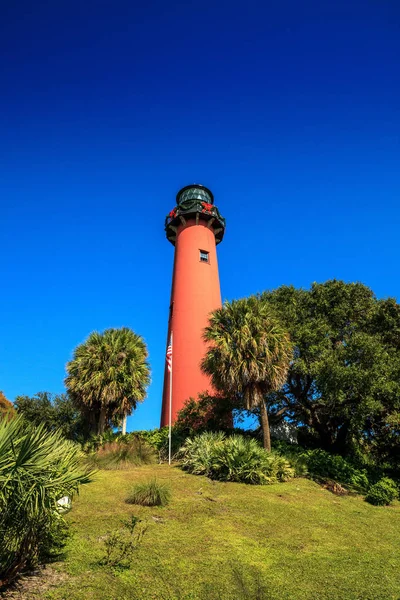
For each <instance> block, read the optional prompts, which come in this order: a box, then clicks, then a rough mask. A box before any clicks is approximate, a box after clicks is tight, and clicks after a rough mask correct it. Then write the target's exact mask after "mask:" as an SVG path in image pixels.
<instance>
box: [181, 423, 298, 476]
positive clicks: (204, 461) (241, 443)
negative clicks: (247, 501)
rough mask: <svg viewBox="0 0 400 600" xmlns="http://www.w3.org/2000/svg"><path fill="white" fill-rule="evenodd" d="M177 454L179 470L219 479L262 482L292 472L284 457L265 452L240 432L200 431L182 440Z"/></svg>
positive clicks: (292, 473) (289, 474) (254, 441)
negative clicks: (180, 468)
mask: <svg viewBox="0 0 400 600" xmlns="http://www.w3.org/2000/svg"><path fill="white" fill-rule="evenodd" d="M180 457H181V459H182V463H181V464H182V468H183V469H185V470H187V471H189V472H190V473H193V474H195V475H206V476H208V477H210V478H211V479H219V480H221V481H237V482H242V483H251V484H258V485H263V484H268V483H275V482H277V481H286V480H288V479H290V478H291V477H293V475H294V472H293V469H292V468H291V467H290V464H289V462H288V461H287V460H286V459H285V458H283V457H282V456H279V455H277V454H275V453H270V452H266V451H265V450H264V449H263V448H262V447H261V446H260V445H259V444H258V443H257V442H256V440H254V439H251V438H246V437H243V436H240V435H232V436H229V437H226V436H225V435H224V434H223V433H221V432H219V433H212V432H206V433H203V434H201V435H199V436H197V437H195V438H193V439H188V440H186V443H185V444H184V446H183V447H182V449H181V452H180Z"/></svg>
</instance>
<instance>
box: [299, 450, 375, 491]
mask: <svg viewBox="0 0 400 600" xmlns="http://www.w3.org/2000/svg"><path fill="white" fill-rule="evenodd" d="M302 457H303V458H304V459H305V460H306V463H307V470H308V473H309V474H310V475H311V476H312V477H313V478H317V479H322V480H325V479H333V480H334V481H337V482H339V483H342V484H343V485H345V486H347V487H349V488H351V489H353V490H355V491H359V492H365V491H366V490H367V489H368V486H369V481H368V474H367V471H366V470H365V469H357V468H356V467H355V466H353V465H352V464H351V463H350V462H349V461H348V460H346V459H345V458H343V457H342V456H340V455H335V454H330V453H329V452H325V451H324V450H320V449H315V450H308V451H306V452H304V453H303V455H302Z"/></svg>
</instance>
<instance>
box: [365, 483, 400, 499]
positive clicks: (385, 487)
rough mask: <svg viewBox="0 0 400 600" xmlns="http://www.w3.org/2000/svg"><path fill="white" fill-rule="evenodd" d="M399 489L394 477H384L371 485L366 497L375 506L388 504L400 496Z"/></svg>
mask: <svg viewBox="0 0 400 600" xmlns="http://www.w3.org/2000/svg"><path fill="white" fill-rule="evenodd" d="M398 495H399V493H398V489H397V485H396V483H395V482H394V481H393V479H389V477H383V478H382V479H380V480H379V481H378V482H377V483H375V485H373V486H371V487H370V489H369V490H368V494H367V495H366V497H365V499H366V501H367V502H369V503H370V504H374V505H375V506H386V505H388V504H390V503H391V502H393V500H395V499H396V498H398Z"/></svg>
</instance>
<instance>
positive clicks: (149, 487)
mask: <svg viewBox="0 0 400 600" xmlns="http://www.w3.org/2000/svg"><path fill="white" fill-rule="evenodd" d="M170 498H171V491H170V489H169V486H168V485H167V484H166V483H160V482H159V481H157V479H150V480H149V481H143V482H140V483H136V484H135V485H134V486H133V488H132V490H131V491H130V492H129V495H128V497H127V498H126V500H125V502H127V503H128V504H140V505H141V506H166V505H167V504H168V502H169V501H170Z"/></svg>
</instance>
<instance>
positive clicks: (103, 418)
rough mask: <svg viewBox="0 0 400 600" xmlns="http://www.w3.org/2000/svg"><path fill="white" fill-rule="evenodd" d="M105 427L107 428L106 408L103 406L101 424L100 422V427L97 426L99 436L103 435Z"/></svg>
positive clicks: (100, 415)
mask: <svg viewBox="0 0 400 600" xmlns="http://www.w3.org/2000/svg"><path fill="white" fill-rule="evenodd" d="M105 426H106V408H105V406H102V407H101V408H100V414H99V422H98V426H97V434H98V435H103V433H104V429H105Z"/></svg>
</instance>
